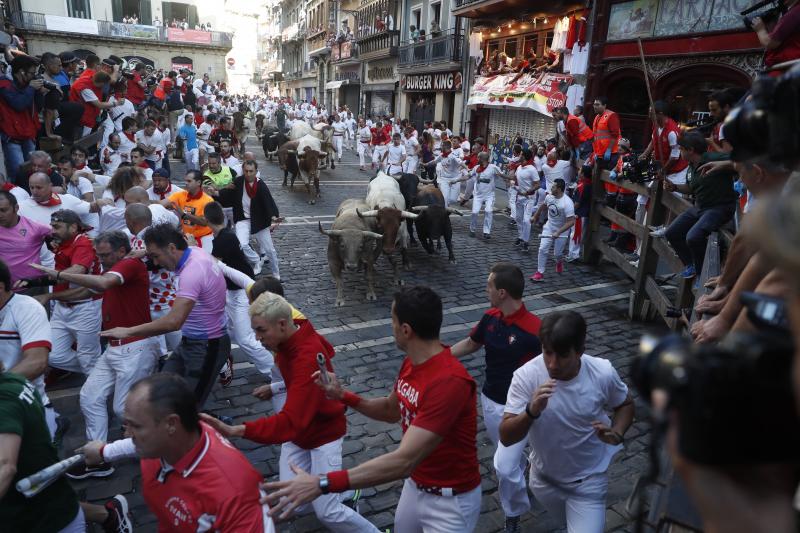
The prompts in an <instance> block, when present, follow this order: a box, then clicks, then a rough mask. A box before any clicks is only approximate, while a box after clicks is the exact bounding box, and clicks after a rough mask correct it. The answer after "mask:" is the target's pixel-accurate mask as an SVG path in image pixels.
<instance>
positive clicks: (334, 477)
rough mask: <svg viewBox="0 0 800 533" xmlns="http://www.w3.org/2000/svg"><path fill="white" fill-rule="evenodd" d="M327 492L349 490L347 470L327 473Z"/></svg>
mask: <svg viewBox="0 0 800 533" xmlns="http://www.w3.org/2000/svg"><path fill="white" fill-rule="evenodd" d="M327 478H328V492H345V491H346V490H348V489H349V488H350V475H349V474H348V473H347V470H336V471H334V472H328V475H327Z"/></svg>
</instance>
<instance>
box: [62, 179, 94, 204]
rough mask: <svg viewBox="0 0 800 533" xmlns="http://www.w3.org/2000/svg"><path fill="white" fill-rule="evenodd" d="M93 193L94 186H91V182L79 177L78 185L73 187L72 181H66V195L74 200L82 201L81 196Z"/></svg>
mask: <svg viewBox="0 0 800 533" xmlns="http://www.w3.org/2000/svg"><path fill="white" fill-rule="evenodd" d="M89 192H90V193H94V186H92V182H91V181H89V180H87V179H86V178H84V177H83V176H80V177H79V178H78V184H77V185H75V184H74V183H72V180H67V194H71V195H72V196H74V197H75V198H80V199H81V200H83V195H84V194H86V193H89Z"/></svg>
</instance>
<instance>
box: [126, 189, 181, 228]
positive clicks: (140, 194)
mask: <svg viewBox="0 0 800 533" xmlns="http://www.w3.org/2000/svg"><path fill="white" fill-rule="evenodd" d="M123 198H124V199H125V204H126V205H128V206H130V205H131V204H143V205H145V206H147V207H148V208H149V209H150V213H151V214H152V225H156V224H171V225H172V226H174V227H176V228H177V227H179V226H180V224H181V221H180V219H179V218H178V217H177V215H175V213H173V212H172V211H169V210H168V209H167V208H165V207H164V206H163V205H161V204H159V203H157V202H153V201H152V200H150V195H148V194H147V190H146V189H145V188H144V187H139V186H136V187H131V188H130V189H128V190H127V191H126V192H125V195H124V196H123ZM126 216H127V215H126ZM149 225H150V224H148V226H149Z"/></svg>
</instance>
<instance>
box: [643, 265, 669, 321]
mask: <svg viewBox="0 0 800 533" xmlns="http://www.w3.org/2000/svg"><path fill="white" fill-rule="evenodd" d="M644 290H645V294H647V297H648V298H649V299H650V303H652V304H653V306H654V307H655V308H656V310H657V311H658V314H659V315H661V318H663V319H664V321H665V322H666V323H667V325H668V326H669V327H670V329H672V328H673V327H674V324H675V322H676V319H674V318H670V317H668V316H667V311H668V310H670V309H671V308H672V301H671V300H670V299H669V298H668V297H667V295H666V294H664V291H663V290H661V287H659V286H658V283H656V280H654V279H653V277H652V276H647V277H646V278H645V284H644Z"/></svg>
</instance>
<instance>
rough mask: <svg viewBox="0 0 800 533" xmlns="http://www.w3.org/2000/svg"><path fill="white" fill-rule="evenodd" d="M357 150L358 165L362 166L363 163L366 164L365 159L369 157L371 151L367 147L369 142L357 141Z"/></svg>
mask: <svg viewBox="0 0 800 533" xmlns="http://www.w3.org/2000/svg"><path fill="white" fill-rule="evenodd" d="M357 151H358V166H360V167H363V166H364V165H366V159H367V158H370V157H371V155H372V152H371V150H370V148H369V143H368V142H361V141H358V149H357Z"/></svg>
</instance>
